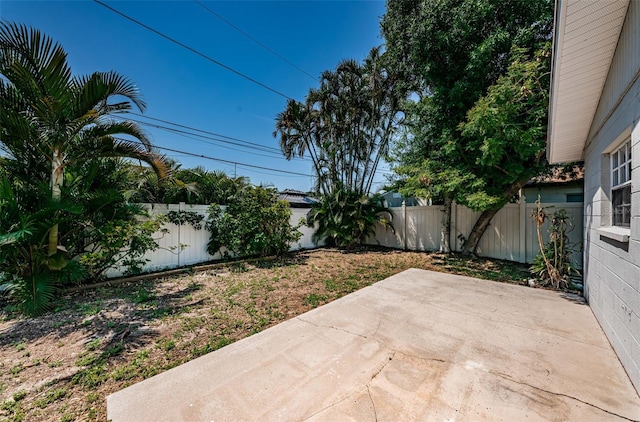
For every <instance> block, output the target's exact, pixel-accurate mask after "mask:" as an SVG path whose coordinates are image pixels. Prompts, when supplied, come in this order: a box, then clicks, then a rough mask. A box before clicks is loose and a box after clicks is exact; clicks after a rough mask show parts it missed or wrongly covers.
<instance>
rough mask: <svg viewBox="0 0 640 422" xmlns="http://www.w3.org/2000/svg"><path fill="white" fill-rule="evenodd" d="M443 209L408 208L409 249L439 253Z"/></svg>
mask: <svg viewBox="0 0 640 422" xmlns="http://www.w3.org/2000/svg"><path fill="white" fill-rule="evenodd" d="M443 209H444V208H443V207H441V206H438V205H431V206H426V207H407V222H406V231H407V249H409V250H412V251H437V250H438V249H440V236H441V232H442V230H441V227H442V211H443Z"/></svg>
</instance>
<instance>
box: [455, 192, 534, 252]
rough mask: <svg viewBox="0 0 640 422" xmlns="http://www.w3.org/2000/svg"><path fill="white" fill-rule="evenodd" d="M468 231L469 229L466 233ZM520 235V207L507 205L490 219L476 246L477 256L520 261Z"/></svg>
mask: <svg viewBox="0 0 640 422" xmlns="http://www.w3.org/2000/svg"><path fill="white" fill-rule="evenodd" d="M473 223H475V221H474V222H472V224H473ZM470 231H471V228H469V231H467V233H469V232H470ZM520 235H521V233H520V205H519V204H507V205H505V206H504V208H502V209H501V210H500V211H499V212H498V213H497V214H496V215H495V216H494V217H493V218H492V219H491V223H490V224H489V227H487V231H486V232H485V233H484V235H483V236H482V239H480V243H479V244H478V249H477V252H478V255H481V256H486V257H488V258H496V259H506V260H509V261H522V260H523V259H524V253H522V252H521V251H520Z"/></svg>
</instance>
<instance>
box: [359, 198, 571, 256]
mask: <svg viewBox="0 0 640 422" xmlns="http://www.w3.org/2000/svg"><path fill="white" fill-rule="evenodd" d="M542 206H543V207H550V209H549V211H550V212H553V211H555V210H559V209H565V210H566V211H567V214H568V215H569V217H570V220H571V223H572V224H573V228H572V229H571V231H570V233H569V240H570V241H571V242H572V243H573V244H575V245H576V247H575V250H574V252H573V254H572V258H573V260H574V262H575V263H576V264H577V266H578V267H579V268H581V267H582V235H583V203H582V202H568V203H546V204H544V203H543V204H542ZM536 207H537V205H536V204H535V203H527V202H525V201H521V202H519V203H517V204H507V205H506V206H505V207H504V208H502V209H501V210H500V211H499V212H498V214H496V216H495V217H494V218H493V219H492V220H491V224H490V225H489V227H488V228H487V231H486V232H485V234H484V236H482V239H481V240H480V244H479V245H478V250H477V252H478V255H480V256H483V257H487V258H496V259H505V260H509V261H516V262H522V263H531V262H532V261H533V259H534V258H535V256H536V255H537V254H538V253H539V252H540V248H539V246H538V235H537V232H536V230H537V227H536V224H535V222H534V221H533V219H532V218H531V215H532V213H533V211H534V210H535V209H536ZM391 210H392V214H393V226H394V229H395V230H394V231H393V232H392V231H389V230H385V229H384V228H381V227H377V228H376V233H375V236H373V237H371V238H369V239H368V241H367V243H368V244H371V245H380V246H386V247H390V248H395V249H405V250H411V251H437V250H439V249H440V242H441V231H442V217H443V211H444V207H443V206H438V205H431V206H425V207H397V208H391ZM479 215H480V213H477V212H474V211H472V210H470V209H469V208H466V207H464V206H462V205H456V204H453V208H452V211H451V239H450V240H449V244H450V245H451V249H452V250H453V251H461V250H462V246H463V240H464V239H463V236H467V235H468V234H469V233H470V232H471V229H472V227H473V225H474V223H475V221H476V220H477V218H478V216H479ZM549 224H550V222H549V221H547V222H546V223H545V225H544V227H543V233H544V240H545V241H548V238H549V235H548V228H549Z"/></svg>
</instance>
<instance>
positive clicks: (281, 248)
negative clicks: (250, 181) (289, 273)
mask: <svg viewBox="0 0 640 422" xmlns="http://www.w3.org/2000/svg"><path fill="white" fill-rule="evenodd" d="M290 219H291V210H290V209H289V205H288V204H287V202H286V201H278V199H277V192H276V190H275V189H271V188H265V187H261V186H255V187H253V186H250V187H247V188H245V189H244V190H243V191H242V193H241V194H238V195H237V196H236V197H235V199H234V200H233V201H231V202H230V203H229V204H228V205H227V206H226V208H225V209H224V210H223V209H222V208H221V207H220V206H219V205H217V204H213V205H211V206H210V207H209V218H208V220H207V223H206V228H207V230H209V232H210V233H211V239H210V241H209V244H208V247H207V250H208V252H209V253H210V254H211V255H214V254H216V253H217V252H222V254H223V256H225V257H230V256H231V255H232V254H233V255H236V256H240V257H244V256H267V255H273V254H277V255H282V254H284V253H285V252H287V251H288V250H289V248H290V246H289V244H290V243H291V242H295V241H297V240H299V239H300V237H301V236H302V234H301V233H300V232H299V231H298V227H291V224H290ZM223 248H224V249H223Z"/></svg>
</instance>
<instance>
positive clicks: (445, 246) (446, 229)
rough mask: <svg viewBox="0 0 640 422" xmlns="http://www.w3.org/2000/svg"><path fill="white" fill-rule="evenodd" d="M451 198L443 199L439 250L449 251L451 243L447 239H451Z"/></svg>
mask: <svg viewBox="0 0 640 422" xmlns="http://www.w3.org/2000/svg"><path fill="white" fill-rule="evenodd" d="M452 204H453V200H452V199H451V198H450V197H448V196H447V197H445V199H444V210H442V227H441V230H440V252H441V253H449V252H451V245H450V243H449V239H451V208H452Z"/></svg>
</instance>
